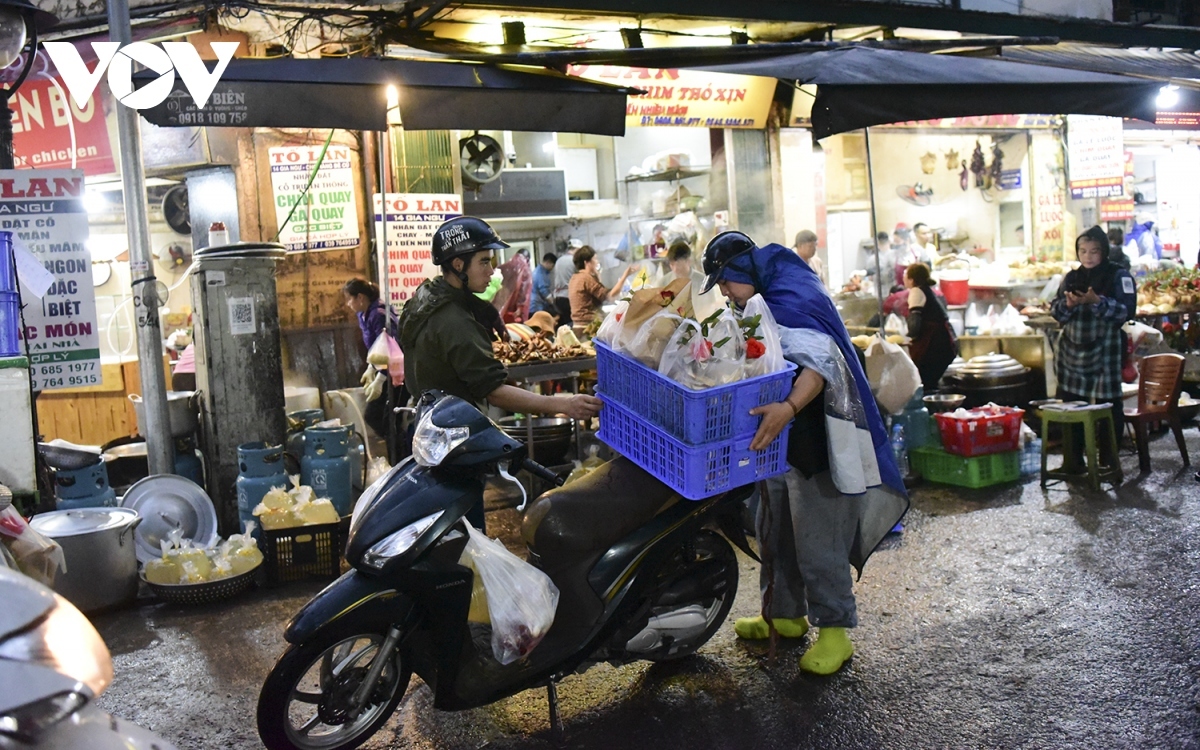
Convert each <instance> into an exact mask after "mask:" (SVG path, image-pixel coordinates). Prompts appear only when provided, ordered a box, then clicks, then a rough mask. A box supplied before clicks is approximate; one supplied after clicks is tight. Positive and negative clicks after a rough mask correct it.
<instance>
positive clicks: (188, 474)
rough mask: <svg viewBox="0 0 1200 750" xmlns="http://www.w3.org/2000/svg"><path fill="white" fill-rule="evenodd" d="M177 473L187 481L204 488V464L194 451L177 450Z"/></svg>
mask: <svg viewBox="0 0 1200 750" xmlns="http://www.w3.org/2000/svg"><path fill="white" fill-rule="evenodd" d="M175 473H176V474H178V475H179V476H181V477H184V478H185V479H190V480H192V481H193V482H195V483H196V484H198V485H200V486H201V487H203V486H204V464H203V463H201V461H200V456H198V455H197V454H196V451H195V449H192V450H188V451H185V450H179V449H178V448H177V449H176V450H175Z"/></svg>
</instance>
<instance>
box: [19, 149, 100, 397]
mask: <svg viewBox="0 0 1200 750" xmlns="http://www.w3.org/2000/svg"><path fill="white" fill-rule="evenodd" d="M0 230H2V231H6V232H12V233H13V238H14V241H16V242H18V243H20V244H21V245H23V246H24V247H25V248H26V249H28V250H29V251H30V252H31V253H33V255H34V256H35V257H36V258H37V259H38V260H39V261H40V262H41V263H42V265H43V266H45V268H46V270H48V271H49V272H50V273H52V274H53V275H54V282H53V283H52V284H51V285H50V288H49V289H48V290H46V294H45V295H44V296H43V297H42V298H41V299H40V300H39V299H38V298H37V297H35V296H34V295H32V294H30V293H27V292H26V293H23V294H22V297H23V300H24V302H25V305H26V307H25V335H24V338H25V343H26V346H27V348H28V350H29V362H30V366H31V370H32V375H33V389H34V390H35V391H48V390H53V389H57V388H79V387H82V386H89V385H99V384H100V382H101V380H102V378H101V375H100V332H99V329H98V327H97V325H96V293H95V288H94V287H93V286H92V259H91V252H90V251H89V250H88V248H87V239H88V215H87V211H86V210H85V209H84V207H83V172H82V171H81V170H77V169H76V170H65V169H64V170H31V169H20V170H5V171H0Z"/></svg>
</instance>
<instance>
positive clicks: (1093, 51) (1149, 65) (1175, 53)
mask: <svg viewBox="0 0 1200 750" xmlns="http://www.w3.org/2000/svg"><path fill="white" fill-rule="evenodd" d="M1000 57H1001V59H1003V60H1011V61H1013V62H1021V63H1033V64H1034V65H1053V66H1055V67H1059V68H1072V69H1074V70H1091V71H1095V72H1097V73H1114V74H1117V75H1130V76H1141V77H1144V78H1157V79H1168V78H1200V55H1198V54H1196V53H1195V52H1192V51H1189V50H1181V49H1176V50H1169V49H1123V48H1119V47H1093V46H1090V45H1087V44H1055V45H1036V46H1013V47H1003V48H1001V50H1000Z"/></svg>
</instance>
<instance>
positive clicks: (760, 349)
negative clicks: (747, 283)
mask: <svg viewBox="0 0 1200 750" xmlns="http://www.w3.org/2000/svg"><path fill="white" fill-rule="evenodd" d="M740 324H741V329H742V335H743V336H745V337H746V372H745V377H746V378H756V377H758V376H759V375H770V374H771V373H773V372H779V371H780V370H782V369H783V368H784V360H783V347H781V346H780V343H779V325H778V324H777V323H776V322H775V316H774V315H772V314H771V308H769V307H767V303H766V300H764V299H763V298H762V295H761V294H756V295H754V296H753V297H751V298H750V300H749V301H748V302H746V307H745V308H744V309H743V310H742V316H741V320H740Z"/></svg>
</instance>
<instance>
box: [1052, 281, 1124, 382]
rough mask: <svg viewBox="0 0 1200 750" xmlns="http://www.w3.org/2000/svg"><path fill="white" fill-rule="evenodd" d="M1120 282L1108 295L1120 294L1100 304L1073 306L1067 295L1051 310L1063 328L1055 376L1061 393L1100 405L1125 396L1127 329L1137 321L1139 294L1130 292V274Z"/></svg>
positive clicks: (1109, 297)
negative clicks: (1124, 326)
mask: <svg viewBox="0 0 1200 750" xmlns="http://www.w3.org/2000/svg"><path fill="white" fill-rule="evenodd" d="M1125 279H1128V284H1126V282H1125ZM1114 281H1115V283H1114V286H1115V287H1116V288H1115V289H1112V290H1108V291H1109V293H1110V294H1112V293H1114V292H1115V293H1116V295H1115V296H1103V297H1101V298H1100V301H1099V302H1098V303H1096V304H1094V305H1076V306H1075V307H1067V298H1066V296H1065V295H1064V294H1063V293H1062V292H1059V294H1058V297H1056V298H1055V300H1054V303H1053V304H1052V305H1051V306H1050V314H1051V315H1053V316H1054V319H1055V320H1057V321H1058V322H1059V323H1061V324H1062V327H1063V329H1062V333H1061V334H1059V337H1058V348H1057V350H1056V351H1055V353H1054V374H1055V376H1056V377H1057V378H1058V387H1059V389H1060V390H1063V391H1067V392H1069V393H1075V394H1078V395H1080V396H1083V397H1084V398H1089V399H1093V400H1096V401H1107V400H1110V399H1118V398H1120V397H1121V365H1122V363H1123V362H1124V360H1125V340H1124V335H1123V334H1122V332H1121V326H1122V324H1124V323H1125V321H1127V320H1129V319H1130V318H1131V316H1132V314H1133V312H1134V310H1135V306H1136V303H1137V295H1136V294H1134V293H1132V292H1125V288H1129V289H1132V288H1133V286H1132V284H1133V278H1132V277H1131V276H1129V273H1128V272H1126V271H1121V272H1120V273H1118V274H1117V276H1116V279H1115V280H1114ZM1098 291H1099V290H1098ZM1101 293H1102V292H1101Z"/></svg>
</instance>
